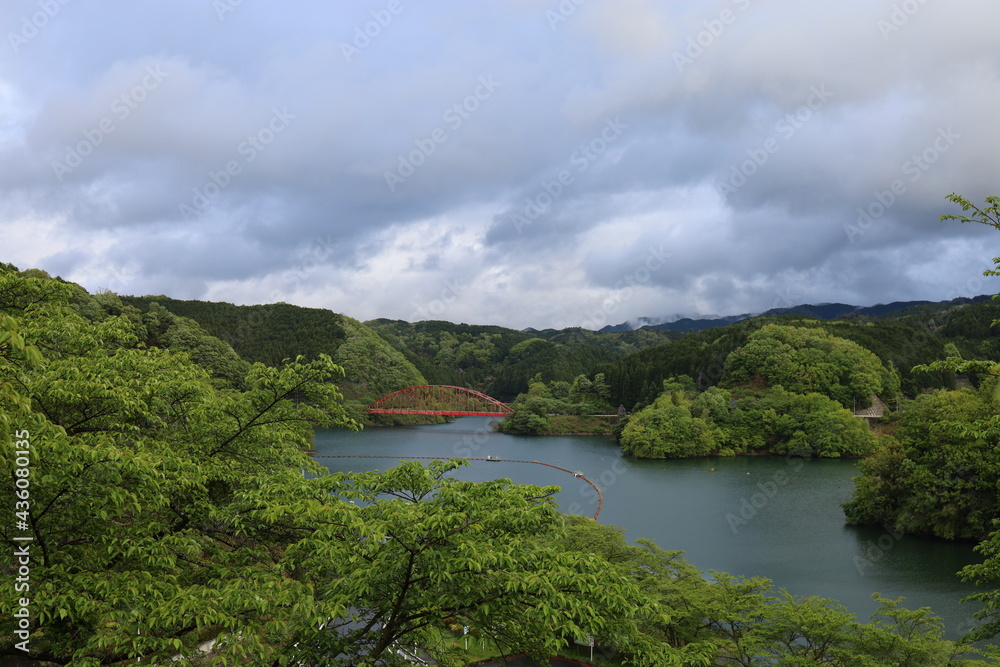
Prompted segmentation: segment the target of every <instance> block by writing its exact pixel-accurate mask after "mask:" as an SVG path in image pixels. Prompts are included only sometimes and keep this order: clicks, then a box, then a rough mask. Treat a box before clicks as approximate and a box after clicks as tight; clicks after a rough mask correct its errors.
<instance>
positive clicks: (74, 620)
mask: <svg viewBox="0 0 1000 667" xmlns="http://www.w3.org/2000/svg"><path fill="white" fill-rule="evenodd" d="M69 289H70V288H69V287H67V286H64V285H60V284H58V283H56V282H54V281H51V280H48V279H46V278H44V277H29V278H24V277H21V276H17V275H13V274H10V273H3V274H0V429H2V430H0V449H2V459H3V463H4V465H5V466H7V469H8V470H15V469H19V468H23V469H25V470H28V471H29V473H30V474H29V481H30V485H29V486H28V487H26V488H27V490H28V493H27V495H26V496H24V497H20V496H19V495H18V491H19V490H24V488H20V489H19V487H18V486H17V485H16V484H15V483H13V480H15V479H18V478H19V477H17V476H10V477H9V478H8V479H10V480H12V483H8V484H6V485H4V486H3V487H0V502H2V503H3V504H4V505H5V506H7V507H15V504H14V503H15V501H18V502H22V503H25V505H24V507H26V509H24V510H23V511H24V512H25V519H24V523H25V524H26V527H25V526H18V525H11V524H12V522H5V523H4V524H3V525H2V526H0V539H3V541H5V542H7V543H8V544H11V543H13V542H12V539H13V538H14V537H15V536H18V537H24V536H30V537H31V538H32V541H31V542H30V564H31V578H30V586H29V588H28V589H22V590H15V586H14V577H15V572H16V570H15V565H14V564H13V563H12V560H11V559H8V560H7V562H5V563H4V564H2V565H0V568H2V569H0V572H2V577H3V582H2V586H0V588H2V592H0V606H2V607H3V609H4V610H13V609H15V608H17V607H18V604H19V602H18V601H19V598H20V597H21V596H30V611H31V614H30V619H29V620H28V621H27V624H28V627H27V628H26V631H30V633H31V634H30V638H31V641H30V649H31V657H33V658H37V659H41V660H46V661H49V662H53V663H57V664H74V665H97V664H111V663H118V662H121V661H124V660H134V659H137V658H142V659H143V661H147V660H148V661H150V662H154V661H160V662H166V661H169V660H170V658H171V657H172V656H175V655H181V656H187V657H191V656H193V655H196V654H197V652H198V651H197V644H198V642H199V641H202V640H204V639H206V638H209V637H214V638H215V639H216V644H215V647H214V649H213V651H214V652H215V653H216V654H217V657H216V658H215V660H216V661H217V662H218V663H220V664H299V663H300V662H301V661H317V662H323V663H331V662H334V663H340V664H345V665H363V664H375V663H376V662H377V664H382V665H391V664H401V662H402V659H401V658H399V657H398V656H396V654H395V650H394V644H395V643H396V642H398V641H402V640H404V639H405V640H406V641H408V642H409V641H414V640H415V641H419V642H422V643H425V644H426V645H427V647H428V649H429V650H431V651H432V652H433V653H434V654H435V655H436V656H438V657H439V658H440V660H439V664H452V665H454V664H457V662H456V660H455V658H454V657H453V656H450V652H449V650H448V648H447V646H446V645H443V644H441V642H440V641H439V639H436V638H439V637H440V636H441V635H440V632H442V631H444V629H445V628H446V627H447V621H448V620H449V619H454V618H461V619H464V620H465V621H467V622H468V623H472V624H475V625H476V627H478V628H480V629H481V630H482V631H483V632H484V633H486V634H489V635H490V636H492V637H494V638H495V639H496V640H497V641H498V642H499V643H500V645H502V646H505V647H508V648H509V649H510V650H511V651H531V652H537V653H542V654H547V653H550V652H553V651H555V650H558V648H559V647H561V646H564V645H565V644H566V642H567V641H570V640H571V639H572V638H573V637H574V635H577V634H579V633H590V634H594V635H597V636H601V637H608V638H609V641H614V642H616V644H615V645H616V646H617V647H618V648H619V649H620V650H621V651H623V652H625V653H627V654H628V655H630V656H632V658H631V659H632V660H633V662H634V663H635V664H644V665H671V664H678V665H679V664H681V662H682V660H681V658H680V657H679V654H678V653H677V652H675V651H673V650H672V649H671V648H670V647H668V646H665V645H662V644H659V643H658V642H656V641H654V640H652V639H650V638H648V637H646V636H645V635H644V634H643V633H641V632H640V631H639V627H640V625H641V624H643V623H648V622H652V620H655V619H657V618H659V617H662V616H663V614H664V610H662V609H660V608H659V607H658V606H657V605H656V603H655V601H650V600H648V599H647V598H646V597H645V596H644V595H643V594H642V592H641V591H640V590H639V589H638V588H637V587H636V586H635V585H634V584H633V583H632V582H630V581H629V580H628V579H627V578H625V577H622V576H620V575H619V573H617V572H616V571H614V570H613V569H612V568H609V567H607V566H606V564H604V563H603V562H602V561H601V560H599V559H597V558H594V557H591V556H587V555H583V554H564V553H560V552H558V551H557V550H554V549H553V548H551V547H549V546H546V545H545V544H543V543H542V541H541V539H542V538H543V537H546V536H549V535H551V534H553V533H554V532H555V531H558V530H559V529H560V527H561V525H562V524H561V520H560V519H559V515H558V513H557V511H556V508H555V505H554V503H553V501H552V498H551V495H552V493H553V492H554V489H552V488H539V487H519V486H514V485H512V484H510V482H509V481H506V480H500V481H496V482H491V483H486V484H472V483H463V482H457V481H455V480H452V479H450V478H447V477H445V475H446V474H447V473H448V472H449V471H450V470H452V469H453V468H454V467H455V466H456V465H458V464H457V463H450V464H447V463H435V464H431V465H430V466H429V467H426V468H425V467H423V466H419V465H415V464H411V465H404V466H401V467H400V468H398V469H396V470H393V471H389V472H386V473H368V474H359V475H330V474H326V471H325V469H323V468H322V467H321V466H318V465H317V464H315V463H314V462H312V461H311V460H310V459H309V457H308V456H307V455H306V454H305V453H304V450H305V448H306V447H308V445H309V441H310V437H309V436H310V430H311V426H312V425H326V426H343V427H352V426H354V424H353V422H351V421H350V420H349V419H348V418H347V417H346V415H345V413H344V409H343V407H342V405H341V397H340V394H339V393H338V391H337V389H336V387H335V386H334V385H333V384H332V383H331V382H330V381H329V380H330V379H331V378H332V377H334V376H336V375H338V374H340V372H341V371H340V369H339V367H337V366H336V365H335V364H333V363H332V360H331V359H330V358H329V357H327V356H325V355H320V356H319V358H317V359H313V360H305V359H303V358H301V357H300V358H297V359H295V360H292V361H290V362H288V363H286V364H284V365H282V366H281V367H280V368H271V367H268V366H264V365H263V364H255V365H254V366H252V367H251V369H250V371H249V372H248V374H247V376H246V378H245V381H244V383H243V386H245V387H246V390H245V391H237V390H234V389H231V388H219V387H216V386H215V385H213V383H212V382H211V377H210V376H209V374H208V373H207V372H206V371H205V370H204V369H202V368H200V367H199V366H197V365H195V364H194V363H192V362H191V360H190V358H189V356H188V355H186V354H178V353H176V352H173V351H171V350H169V349H163V348H145V347H142V346H141V345H140V343H139V336H138V332H137V328H136V326H135V323H134V322H133V321H132V320H130V319H129V318H127V317H124V316H115V317H108V318H106V319H103V320H100V321H96V322H94V321H90V320H88V319H86V318H84V317H82V316H81V315H79V314H78V313H77V312H75V311H74V309H73V308H71V307H70V304H69ZM15 444H17V445H18V447H16V448H15V446H14V445H15ZM21 451H28V452H29V456H30V461H28V465H27V466H25V465H24V461H23V460H21V461H19V457H20V458H21V459H23V456H24V455H22V454H16V452H21ZM303 472H305V473H310V474H303ZM20 478H23V476H21V477H20ZM352 501H353V502H352ZM350 619H353V620H356V621H357V622H358V623H360V624H361V625H360V627H353V626H351V627H350V628H349V626H348V625H347V624H346V622H347V621H348V620H350ZM651 619H652V620H651ZM321 626H322V629H321ZM432 629H434V630H436V631H437V632H432ZM0 638H2V639H3V644H2V647H3V648H0V654H6V655H20V653H19V652H17V650H16V649H15V648H14V646H15V641H14V640H15V639H18V637H16V636H15V635H14V634H13V629H12V628H11V627H10V626H9V625H8V624H5V625H4V627H3V628H0ZM338 656H339V657H338Z"/></svg>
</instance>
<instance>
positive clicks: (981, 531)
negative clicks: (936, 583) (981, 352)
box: [844, 380, 1000, 539]
mask: <svg viewBox="0 0 1000 667" xmlns="http://www.w3.org/2000/svg"><path fill="white" fill-rule="evenodd" d="M996 384H997V383H996V380H993V381H992V382H990V383H988V384H985V385H984V386H983V387H981V388H980V389H979V390H978V391H975V392H973V391H971V390H968V389H963V390H960V391H943V390H942V391H939V392H937V393H934V394H928V395H924V396H920V397H919V398H918V399H917V400H915V401H913V402H912V404H909V405H907V406H905V408H904V410H903V411H902V416H901V418H900V428H899V429H898V430H897V431H896V439H891V438H882V439H881V441H880V445H879V447H878V448H877V449H876V451H875V452H874V454H873V455H872V456H871V457H870V458H869V459H867V460H866V461H864V462H862V464H861V471H862V476H861V477H860V478H859V479H858V480H857V486H856V488H855V491H854V495H853V497H852V498H851V501H850V502H849V503H847V504H846V505H845V506H844V510H845V512H846V514H847V517H848V519H849V520H851V521H856V522H859V523H877V524H881V525H888V526H892V527H893V528H894V529H895V530H897V531H900V532H906V533H914V534H918V535H934V536H937V537H943V538H946V539H982V538H983V537H985V536H986V535H987V534H988V533H989V531H990V530H991V527H992V521H993V519H994V518H995V517H996V516H998V514H1000V495H998V488H1000V460H998V459H997V456H996V442H997V436H998V434H1000V404H998V403H997V402H996V400H995V398H994V389H995V387H996Z"/></svg>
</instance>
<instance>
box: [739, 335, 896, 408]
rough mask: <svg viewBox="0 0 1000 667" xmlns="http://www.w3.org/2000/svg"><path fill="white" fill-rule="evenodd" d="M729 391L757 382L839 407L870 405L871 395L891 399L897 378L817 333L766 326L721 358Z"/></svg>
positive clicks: (853, 348) (874, 360) (853, 346)
mask: <svg viewBox="0 0 1000 667" xmlns="http://www.w3.org/2000/svg"><path fill="white" fill-rule="evenodd" d="M725 373H726V378H727V383H728V384H729V385H730V386H740V385H747V384H750V383H752V382H753V381H755V380H756V379H757V378H759V379H761V380H763V381H764V383H765V384H766V385H767V386H776V385H781V386H782V387H784V388H785V389H786V390H788V391H791V392H795V393H800V394H806V393H810V392H817V393H820V394H823V395H825V396H828V397H830V398H832V399H833V400H835V401H839V402H840V404H841V405H843V406H844V407H847V408H850V407H853V405H854V403H855V402H857V405H858V406H860V407H867V406H868V405H870V404H871V397H872V396H873V395H875V394H883V395H888V396H895V395H896V394H897V393H898V391H899V378H898V377H897V376H896V374H895V373H894V372H892V371H891V370H890V369H888V368H886V367H885V366H883V364H882V362H881V361H880V360H879V358H878V357H877V356H875V354H874V353H872V352H871V351H869V350H867V349H865V348H864V347H862V346H861V345H858V344H857V343H854V342H852V341H849V340H846V339H843V338H839V337H837V336H833V335H831V334H829V333H827V332H825V331H823V330H822V329H814V328H808V327H790V326H778V325H775V324H767V325H765V326H764V327H762V328H761V329H760V330H758V331H756V332H755V333H753V334H751V335H750V337H749V338H748V339H747V342H746V344H745V345H744V346H743V347H741V348H739V349H737V350H736V351H735V352H733V353H732V354H730V355H729V356H728V357H727V358H726V363H725Z"/></svg>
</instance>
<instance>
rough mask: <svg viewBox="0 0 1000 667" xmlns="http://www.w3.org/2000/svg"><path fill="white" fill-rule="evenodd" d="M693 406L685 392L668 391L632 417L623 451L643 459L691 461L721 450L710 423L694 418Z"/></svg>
mask: <svg viewBox="0 0 1000 667" xmlns="http://www.w3.org/2000/svg"><path fill="white" fill-rule="evenodd" d="M691 407H692V402H691V400H690V399H689V397H688V396H685V395H684V393H683V391H681V390H668V391H665V392H664V393H663V394H662V395H660V397H659V398H657V399H656V400H655V401H653V404H652V405H650V406H648V407H646V408H643V409H642V410H641V411H639V412H638V413H636V414H634V415H632V416H631V417H630V418H629V420H628V423H627V424H626V425H625V427H624V428H623V429H622V431H621V436H620V443H621V446H622V450H623V451H624V452H625V453H626V454H629V455H631V456H637V457H640V458H687V457H691V456H705V455H707V454H708V453H710V452H712V451H713V450H715V449H717V447H718V443H717V442H716V440H715V437H714V434H713V433H712V430H711V426H710V424H709V422H707V421H706V420H705V419H702V418H701V417H694V416H692V415H691Z"/></svg>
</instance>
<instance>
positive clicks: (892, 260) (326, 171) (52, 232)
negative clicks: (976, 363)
mask: <svg viewBox="0 0 1000 667" xmlns="http://www.w3.org/2000/svg"><path fill="white" fill-rule="evenodd" d="M998 24H1000V4H997V3H996V2H995V0H954V1H952V2H944V1H943V0H838V2H835V3H834V2H820V1H818V0H806V1H803V0H796V1H793V0H699V1H697V2H695V1H680V0H677V1H672V0H614V1H611V0H608V1H598V0H561V1H560V0H495V1H488V0H482V1H477V2H469V1H468V0H438V1H435V2H423V3H417V2H411V1H409V0H391V1H390V0H384V1H382V0H379V1H374V2H366V1H352V2H349V3H348V2H336V3H334V2H319V1H314V2H307V1H305V0H288V1H286V2H282V3H277V2H265V1H264V0H198V1H195V0H170V2H167V1H166V0H149V1H147V2H141V3H138V2H127V1H126V0H118V1H111V0H87V1H84V0H23V1H22V0H8V1H7V2H6V4H5V12H4V18H3V20H2V25H3V30H2V33H3V35H5V37H4V44H0V261H6V262H12V263H14V264H16V265H17V266H19V267H21V268H28V267H38V268H42V269H44V270H46V271H48V272H49V273H51V274H52V275H61V276H62V277H64V278H66V279H69V280H73V281H75V282H79V283H80V284H82V285H84V286H85V287H86V288H88V289H89V290H91V291H94V290H100V289H111V290H113V291H116V292H119V293H123V294H167V295H170V296H173V297H177V298H192V299H207V300H213V301H229V302H233V303H244V304H250V303H271V302H274V301H279V300H280V301H286V302H289V303H295V304H299V305H304V306H314V307H323V308H330V309H332V310H335V311H338V312H342V313H346V314H348V315H350V316H352V317H356V318H359V319H362V320H364V319H370V318H374V317H391V318H399V319H405V320H408V321H415V320H422V319H447V320H451V321H455V322H470V323H491V324H501V325H505V326H511V327H517V328H521V327H528V326H533V327H537V328H542V327H565V326H581V325H582V326H586V327H588V328H599V327H601V326H603V325H604V324H607V323H617V322H621V321H624V320H629V319H632V318H635V317H638V316H653V317H663V318H672V317H675V316H677V315H695V314H734V313H743V312H758V311H762V310H765V309H768V308H771V307H775V306H787V305H794V304H797V303H817V302H830V301H840V302H847V303H854V304H859V305H871V304H875V303H880V302H888V301H893V300H907V299H933V300H939V299H949V298H953V297H955V296H960V295H962V296H967V295H974V294H980V293H989V292H996V291H1000V290H998V288H997V287H996V286H995V285H993V284H991V283H990V282H989V280H990V279H983V278H982V277H981V275H980V274H981V272H982V270H983V269H984V268H987V267H988V266H989V265H990V259H991V258H992V257H993V256H995V255H1000V250H998V248H1000V235H998V234H997V232H996V231H994V230H991V229H989V228H986V227H981V226H969V225H965V226H963V225H960V224H957V223H942V222H940V221H939V217H940V215H941V214H942V213H948V212H954V210H955V207H954V206H953V205H952V204H950V203H949V202H947V201H946V200H945V196H946V195H948V194H949V193H951V192H958V193H961V194H964V195H966V196H968V197H970V198H971V199H973V200H975V201H977V202H982V200H983V198H984V197H985V196H987V195H990V194H1000V183H998V175H1000V127H998V125H1000V123H998V121H997V109H1000V47H998V46H997V39H996V27H997V25H998ZM993 280H996V279H993Z"/></svg>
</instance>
